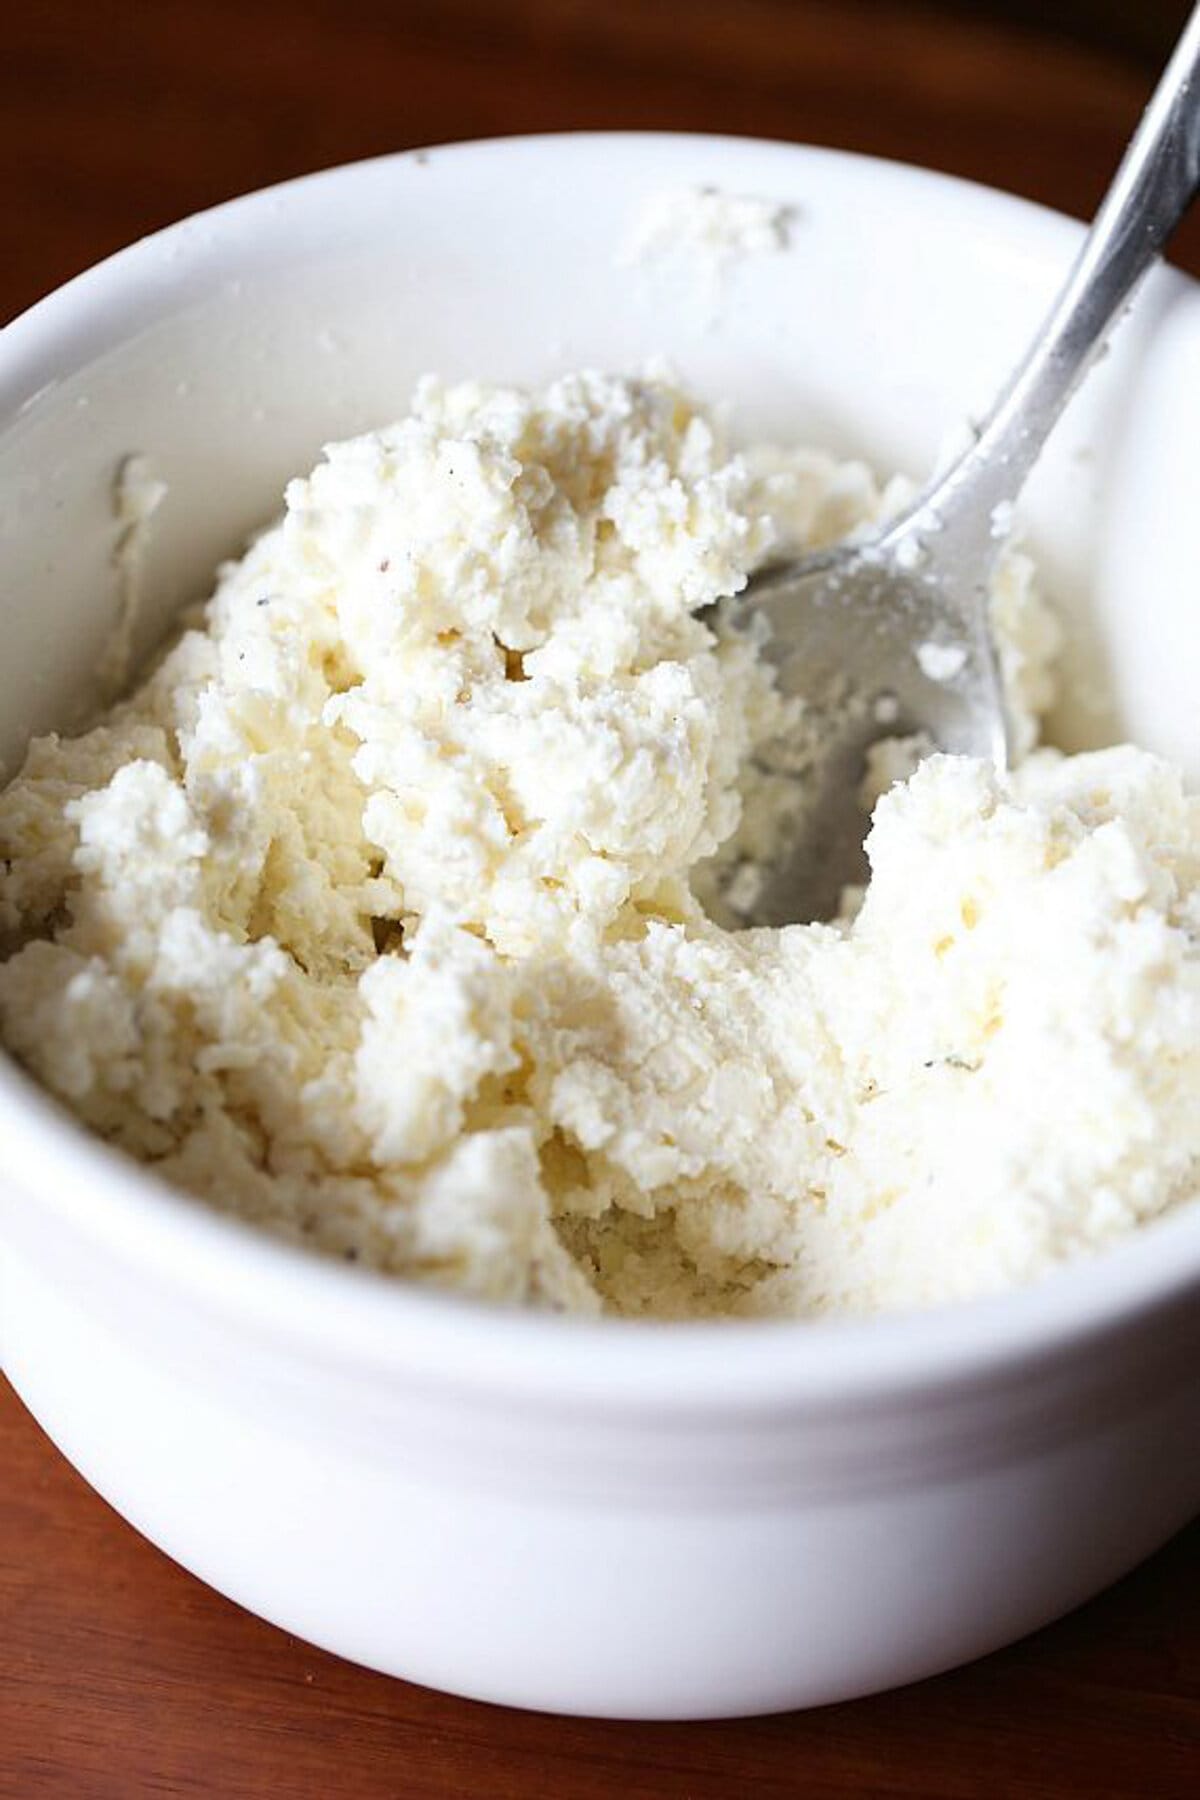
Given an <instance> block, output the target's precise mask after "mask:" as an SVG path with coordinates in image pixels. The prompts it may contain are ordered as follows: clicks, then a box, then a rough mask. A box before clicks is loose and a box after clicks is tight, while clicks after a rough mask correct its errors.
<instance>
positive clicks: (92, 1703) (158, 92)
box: [0, 0, 1200, 1800]
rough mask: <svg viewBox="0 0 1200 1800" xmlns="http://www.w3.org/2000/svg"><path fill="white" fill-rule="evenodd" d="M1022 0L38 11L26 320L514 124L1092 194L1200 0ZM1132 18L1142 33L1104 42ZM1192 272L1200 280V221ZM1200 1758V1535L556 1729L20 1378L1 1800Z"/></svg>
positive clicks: (712, 1779) (909, 1787) (938, 1783)
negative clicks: (70, 1451)
mask: <svg viewBox="0 0 1200 1800" xmlns="http://www.w3.org/2000/svg"><path fill="white" fill-rule="evenodd" d="M995 10H997V11H999V12H1000V13H1001V14H1003V12H1004V10H1005V9H1004V8H1003V7H998V8H997V9H995ZM1014 10H1015V11H1016V12H1018V13H1019V14H1020V17H1021V20H1022V21H1023V22H1022V23H1020V24H1013V23H996V22H994V21H991V22H989V19H988V18H987V17H986V16H985V15H984V9H983V8H982V7H981V6H979V5H970V4H968V5H960V6H958V7H957V8H955V9H953V12H954V14H955V16H953V17H943V16H942V15H941V13H940V12H939V11H938V10H937V9H936V8H934V7H932V6H930V5H916V4H913V5H907V4H899V3H891V0H858V3H857V4H854V3H851V0H812V3H801V0H797V3H795V4H792V3H789V0H690V4H688V5H687V6H686V7H684V8H678V9H677V8H673V7H670V6H668V5H665V4H643V3H642V0H507V3H506V4H494V3H489V0H156V3H155V4H154V5H141V4H136V5H135V4H129V3H128V0H125V3H124V4H120V3H118V0H51V3H50V4H42V5H32V6H26V7H24V8H21V9H20V10H19V11H17V12H16V13H15V14H14V15H13V16H12V17H11V18H9V19H8V20H7V21H6V28H5V44H4V56H3V61H2V63H0V163H2V166H3V167H4V170H5V186H6V202H7V204H6V224H7V231H6V233H5V248H4V254H3V257H2V258H0V315H5V316H6V315H9V314H12V313H13V312H16V311H18V310H19V309H20V308H22V307H23V306H25V305H27V304H28V303H30V302H31V301H32V300H34V299H35V298H36V297H37V296H38V295H39V294H41V293H43V292H45V291H47V290H48V289H49V288H51V287H53V286H55V285H56V284H57V283H58V282H60V281H62V280H64V279H65V278H66V277H67V276H69V275H71V274H73V273H75V272H76V271H78V270H79V269H81V268H83V267H85V266H87V265H88V264H89V263H91V262H93V261H95V260H96V259H97V258H98V257H100V256H102V255H105V254H106V253H108V252H109V251H111V250H113V249H116V248H118V247H119V246H120V245H121V244H123V243H125V242H127V241H129V240H130V239H132V238H134V237H136V236H138V235H140V234H142V233H144V232H146V231H148V230H151V229H153V228H155V227H156V226H158V225H161V224H164V223H167V222H168V221H170V220H171V219H173V218H176V217H179V216H180V215H182V214H185V213H188V212H191V211H193V210H195V209H196V208H198V207H202V206H206V205H210V204H212V203H213V202H216V201H219V200H222V199H225V198H228V197H229V196H231V195H233V194H236V193H240V192H244V191H246V190H248V189H250V188H254V187H257V186H260V185H262V184H263V183H265V182H270V181H275V180H279V179H282V178H284V177H286V176H289V175H295V174H299V173H303V172H304V171H306V170H309V169H313V168H318V167H321V166H323V165H325V164H328V163H333V162H341V161H346V160H349V159H351V158H354V157H359V156H367V155H372V154H376V153H378V152H381V151H386V150H390V149H396V148H403V147H406V146H409V145H413V144H420V143H437V142H443V141H446V140H449V139H454V138H459V137H468V136H475V135H481V134H488V133H506V132H514V131H530V130H557V129H567V128H577V127H663V128H670V129H685V130H705V131H732V132H748V133H752V134H758V135H764V136H775V137H783V138H796V139H807V140H810V141H815V142H819V143H829V144H836V145H842V146H846V147H849V148H854V149H858V150H865V151H871V152H875V153H878V154H882V155H887V156H897V157H903V158H908V159H910V160H913V161H918V162H923V163H927V164H930V165H932V166H934V167H938V168H944V169H948V170H951V171H952V172H954V173H957V174H962V175H967V176H971V177H974V178H976V179H979V180H984V181H989V182H991V183H993V184H994V185H997V186H1001V187H1008V188H1011V189H1014V190H1015V191H1018V192H1021V193H1025V194H1028V195H1030V196H1031V197H1033V198H1035V199H1039V200H1042V201H1045V202H1047V203H1049V204H1051V205H1054V206H1058V207H1062V208H1064V209H1065V210H1067V211H1071V212H1076V213H1080V214H1085V213H1087V212H1088V211H1089V210H1090V209H1091V208H1092V207H1093V206H1094V204H1095V201H1096V199H1097V197H1098V195H1099V194H1100V192H1101V191H1102V189H1103V186H1104V184H1105V181H1106V180H1107V177H1108V175H1109V173H1110V171H1111V169H1112V167H1113V166H1114V164H1115V162H1116V159H1117V157H1118V155H1119V153H1120V149H1121V146H1122V144H1123V142H1124V140H1125V137H1126V136H1127V134H1128V131H1129V128H1130V125H1131V122H1132V120H1133V119H1134V118H1135V116H1136V114H1137V111H1138V108H1139V106H1140V104H1141V103H1142V101H1143V100H1144V98H1145V96H1146V94H1147V92H1148V89H1149V85H1150V79H1151V76H1150V70H1151V67H1152V65H1153V63H1154V61H1155V56H1156V51H1157V47H1158V46H1159V44H1160V43H1163V44H1165V43H1166V41H1167V40H1168V39H1169V36H1170V33H1171V31H1172V29H1173V27H1174V26H1175V25H1176V24H1177V22H1178V20H1179V19H1180V18H1181V17H1182V16H1183V13H1184V11H1185V10H1186V0H1181V3H1176V0H1161V3H1160V0H1146V3H1145V4H1144V5H1142V6H1140V7H1139V8H1138V9H1136V12H1137V17H1136V20H1132V19H1131V15H1130V10H1129V9H1128V8H1122V7H1120V6H1118V5H1117V4H1115V0H1114V3H1113V4H1108V3H1107V0H1097V6H1096V9H1095V13H1094V19H1095V25H1096V39H1095V42H1094V43H1093V44H1092V46H1091V47H1089V48H1081V47H1080V46H1079V44H1078V43H1075V42H1073V41H1072V39H1071V37H1070V36H1069V35H1068V32H1067V26H1068V25H1069V23H1070V22H1071V20H1072V19H1075V18H1076V17H1079V16H1083V5H1082V0H1080V3H1079V4H1074V5H1071V4H1068V0H1063V3H1062V4H1060V5H1056V6H1053V7H1050V8H1045V7H1038V6H1034V5H1032V4H1022V5H1020V6H1019V7H1016V8H1015V9H1014ZM1051 15H1052V16H1053V20H1054V23H1055V27H1056V29H1055V30H1054V31H1053V32H1051V33H1048V34H1042V33H1040V32H1039V31H1038V30H1037V29H1036V28H1035V27H1036V23H1037V21H1038V20H1039V18H1045V17H1050V16H1051ZM1086 16H1087V17H1089V18H1090V17H1092V15H1091V14H1088V15H1086ZM1106 24H1108V25H1110V26H1112V27H1113V31H1114V36H1113V38H1112V40H1111V41H1112V42H1114V43H1117V44H1119V45H1120V46H1122V47H1123V48H1124V49H1125V50H1126V51H1129V52H1133V54H1130V55H1128V56H1122V55H1120V54H1117V53H1116V52H1115V51H1113V50H1106V49H1105V48H1104V47H1103V28H1104V27H1105V25H1106ZM1118 25H1119V26H1120V29H1119V31H1118V30H1117V26H1118ZM1178 260H1180V261H1181V262H1183V263H1184V265H1185V266H1188V267H1190V268H1192V269H1193V270H1198V271H1200V222H1194V223H1193V224H1192V225H1191V226H1190V227H1189V228H1188V230H1187V231H1186V233H1185V234H1184V236H1183V237H1182V238H1181V240H1180V244H1179V247H1178ZM1198 1769H1200V1526H1198V1527H1195V1528H1193V1529H1192V1530H1191V1531H1190V1532H1189V1533H1187V1534H1185V1535H1184V1536H1183V1537H1181V1538H1180V1539H1178V1540H1177V1541H1176V1542H1175V1543H1174V1544H1173V1545H1172V1546H1170V1547H1169V1548H1168V1549H1167V1550H1165V1551H1164V1552H1163V1553H1162V1554H1161V1555H1160V1556H1158V1557H1157V1558H1155V1559H1154V1561H1153V1562H1151V1563H1150V1564H1148V1565H1147V1566H1146V1567H1145V1568H1144V1569H1142V1570H1140V1571H1139V1572H1138V1573H1136V1574H1135V1575H1133V1576H1131V1577H1130V1578H1129V1579H1128V1580H1127V1581H1125V1582H1124V1583H1122V1584H1121V1585H1120V1586H1119V1587H1118V1588H1117V1589H1115V1590H1114V1591H1113V1592H1112V1593H1110V1594H1108V1595H1106V1596H1104V1597H1103V1598H1101V1599H1100V1600H1098V1601H1096V1602H1095V1603H1093V1604H1092V1605H1091V1606H1089V1607H1086V1608H1085V1609H1083V1610H1082V1611H1081V1612H1079V1613H1077V1614H1075V1615H1074V1616H1073V1617H1072V1618H1071V1619H1069V1620H1067V1621H1065V1622H1063V1623H1062V1624H1060V1625H1057V1626H1055V1627H1053V1628H1052V1629H1050V1630H1048V1631H1046V1632H1043V1633H1041V1634H1040V1635H1039V1636H1037V1637H1035V1638H1032V1639H1030V1640H1028V1641H1027V1642H1026V1643H1024V1644H1021V1645H1018V1646H1016V1647H1015V1648H1014V1649H1012V1650H1009V1651H1006V1652H1004V1653H1002V1654H1000V1655H998V1656H995V1657H992V1658H990V1659H989V1660H988V1661H986V1662H984V1663H981V1664H978V1665H976V1666H975V1667H974V1668H971V1669H968V1670H964V1671H960V1672H959V1673H956V1674H954V1675H951V1676H946V1677H943V1678H941V1679H940V1680H938V1681H934V1682H929V1683H925V1684H923V1685H922V1686H919V1687H916V1688H911V1689H908V1690H906V1691H904V1692H902V1693H898V1694H893V1695H887V1696H883V1697H880V1698H877V1699H874V1700H870V1701H864V1702H859V1703H858V1704H856V1705H853V1706H843V1707H831V1708H827V1709H824V1710H823V1711H820V1712H816V1713H809V1714H803V1715H795V1716H791V1717H786V1718H778V1719H766V1720H756V1721H748V1722H745V1723H736V1724H722V1725H692V1726H635V1725H606V1724H596V1723H588V1722H580V1721H572V1720H560V1719H551V1718H546V1717H539V1716H534V1715H528V1714H521V1713H515V1712H505V1711H502V1710H500V1709H497V1708H492V1707H486V1706H479V1705H473V1704H470V1703H466V1702H461V1701H456V1700H453V1699H449V1698H447V1697H445V1696H440V1695H436V1694H433V1693H430V1692H428V1691H425V1690H422V1689H419V1688H413V1687H408V1686H405V1685H404V1684H402V1683H398V1682H391V1681H387V1680H385V1679H383V1678H381V1677H378V1676H373V1675H370V1674H367V1673H365V1672H364V1671H362V1670H358V1669H354V1668H352V1667H350V1666H349V1665H347V1664H345V1663H341V1662H338V1661H337V1660H336V1659H334V1658H332V1657H328V1656H324V1655H322V1654H320V1653H318V1652H316V1651H313V1650H311V1649H309V1648H307V1647H306V1646H304V1645H302V1644H299V1643H297V1642H295V1641H294V1640H292V1639H289V1638H287V1637H285V1636H284V1635H283V1634H282V1633H280V1632H278V1631H275V1630H273V1629H272V1628H271V1627H269V1626H267V1625H264V1624H262V1623H261V1622H259V1621H257V1620H255V1619H253V1618H251V1617H249V1616H248V1615H246V1614H244V1613H243V1612H241V1611H240V1610H239V1609H238V1608H236V1607H234V1606H232V1605H230V1604H228V1603H226V1602H225V1601H223V1600H221V1599H219V1598H218V1597H217V1596H216V1595H214V1594H212V1593H210V1592H209V1591H208V1590H207V1589H205V1588H203V1587H202V1586H201V1585H200V1584H199V1583H197V1582H196V1581H194V1580H192V1579H191V1578H190V1577H189V1576H187V1575H185V1574H183V1573H182V1572H181V1571H180V1570H179V1569H177V1568H176V1567H175V1566H174V1565H173V1564H171V1563H170V1562H168V1561H167V1559H166V1558H164V1557H163V1556H161V1555H159V1554H158V1553H157V1552H156V1551H154V1550H153V1549H151V1548H150V1547H149V1546H148V1545H147V1544H146V1543H144V1542H143V1541H142V1540H141V1539H139V1538H138V1537H137V1536H136V1535H135V1533H134V1532H133V1531H131V1530H130V1529H129V1528H128V1527H126V1526H125V1525H123V1524H122V1523H121V1521H120V1520H118V1519H117V1518H116V1517H115V1516H114V1515H113V1514H112V1513H111V1512H110V1511H109V1509H108V1508H107V1507H106V1506H105V1505H104V1503H103V1502H102V1501H100V1500H99V1499H97V1498H96V1496H95V1495H93V1494H92V1493H91V1492H90V1491H89V1490H88V1489H87V1488H86V1487H85V1485H84V1484H83V1482H82V1481H80V1480H79V1478H78V1477H77V1476H75V1475H74V1474H73V1472H72V1471H71V1470H70V1469H68V1467H67V1466H66V1464H65V1463H64V1462H63V1461H62V1460H61V1458H59V1457H58V1455H57V1453H56V1452H55V1451H53V1449H52V1448H51V1447H50V1446H49V1444H48V1443H47V1442H46V1440H45V1439H44V1438H43V1437H42V1436H41V1434H40V1433H39V1431H38V1430H37V1428H36V1427H35V1426H34V1425H33V1423H32V1421H31V1420H30V1419H29V1418H28V1416H27V1415H26V1414H25V1413H24V1412H23V1410H22V1409H21V1407H20V1406H19V1404H18V1402H17V1401H16V1399H15V1397H14V1396H13V1395H12V1393H11V1391H10V1390H8V1389H6V1388H0V1800H43V1797H47V1800H57V1797H58V1796H64V1797H68V1796H69V1797H70V1800H92V1797H96V1800H140V1797H141V1796H143V1795H145V1796H154V1795H158V1796H163V1795H170V1796H193V1795H195V1796H222V1797H225V1796H228V1797H230V1800H242V1797H243V1796H245V1797H250V1796H260V1795H270V1796H272V1797H273V1800H292V1797H293V1796H294V1797H295V1800H301V1797H303V1800H325V1797H326V1796H330V1797H337V1800H341V1797H345V1800H366V1797H368V1796H369V1797H372V1800H373V1797H375V1796H398V1797H403V1800H451V1797H458V1796H463V1797H466V1796H470V1797H471V1800H479V1797H480V1796H495V1797H496V1800H529V1797H530V1796H533V1795H536V1794H546V1795H549V1796H551V1797H552V1800H599V1797H600V1796H612V1795H621V1796H623V1797H624V1800H685V1797H686V1800H733V1797H737V1796H742V1795H745V1796H748V1797H750V1800H768V1797H774V1796H783V1795H794V1794H800V1793H803V1794H804V1795H806V1796H809V1797H810V1800H821V1797H822V1796H826V1795H828V1796H844V1795H856V1796H857V1795H898V1796H912V1797H913V1800H959V1797H964V1800H976V1797H978V1800H990V1797H992V1796H995V1797H997V1800H999V1797H1001V1796H1004V1797H1005V1800H1007V1797H1008V1796H1022V1797H1030V1800H1038V1797H1042V1796H1059V1795H1080V1796H1086V1797H1087V1800H1116V1797H1118V1796H1120V1797H1122V1800H1123V1797H1125V1796H1139V1797H1141V1796H1146V1797H1148V1800H1173V1797H1174V1796H1176V1795H1178V1796H1182V1795H1184V1794H1185V1793H1188V1792H1190V1791H1193V1790H1194V1787H1195V1780H1194V1778H1195V1776H1196V1773H1197V1770H1198ZM1189 1775H1190V1776H1191V1777H1192V1778H1193V1780H1192V1782H1191V1784H1190V1785H1189V1780H1188V1777H1189Z"/></svg>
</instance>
